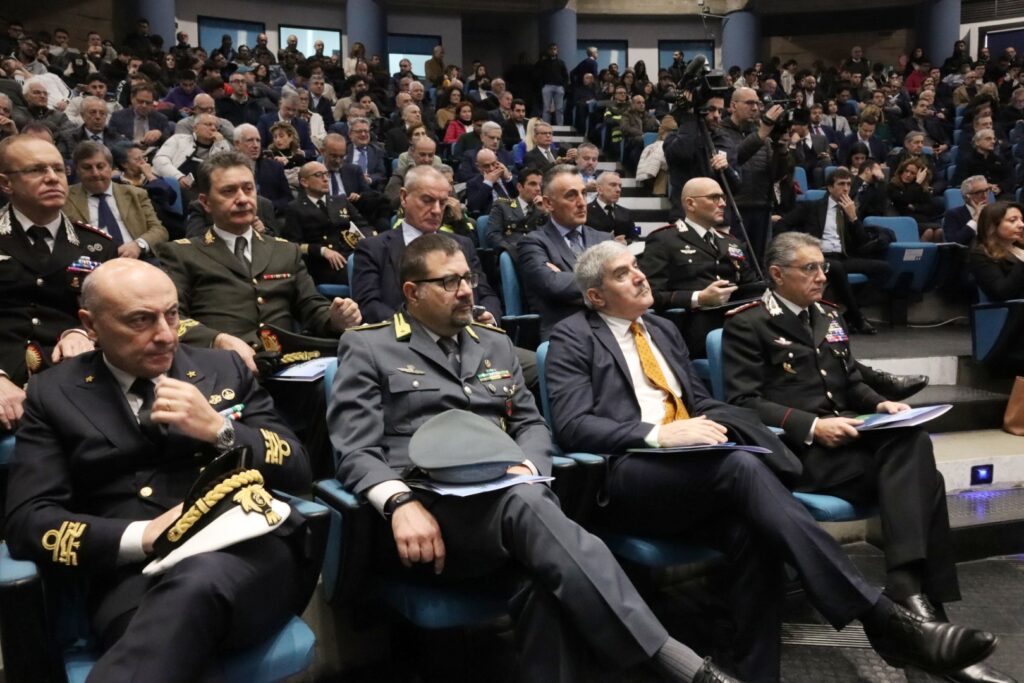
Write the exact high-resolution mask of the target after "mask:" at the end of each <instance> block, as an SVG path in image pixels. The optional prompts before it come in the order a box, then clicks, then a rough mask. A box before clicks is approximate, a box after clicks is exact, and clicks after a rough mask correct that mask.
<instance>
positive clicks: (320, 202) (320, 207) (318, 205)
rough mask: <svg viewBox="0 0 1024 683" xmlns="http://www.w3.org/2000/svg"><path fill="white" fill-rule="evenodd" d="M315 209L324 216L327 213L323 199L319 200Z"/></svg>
mask: <svg viewBox="0 0 1024 683" xmlns="http://www.w3.org/2000/svg"><path fill="white" fill-rule="evenodd" d="M316 208H318V209H320V210H321V211H323V212H324V213H325V214H326V213H327V204H326V203H325V202H324V200H323V199H320V200H319V201H317V203H316Z"/></svg>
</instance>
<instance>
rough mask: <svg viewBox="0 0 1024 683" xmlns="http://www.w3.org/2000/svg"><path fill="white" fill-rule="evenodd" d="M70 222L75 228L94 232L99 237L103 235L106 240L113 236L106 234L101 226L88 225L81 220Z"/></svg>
mask: <svg viewBox="0 0 1024 683" xmlns="http://www.w3.org/2000/svg"><path fill="white" fill-rule="evenodd" d="M71 224H72V225H74V226H75V227H76V228H81V229H82V230H88V231H89V232H92V233H95V234H97V235H99V236H101V237H105V238H107V239H108V240H112V239H114V238H113V237H111V236H110V235H108V234H107V231H106V230H104V229H103V228H97V227H96V226H95V225H89V224H88V223H84V222H82V221H71Z"/></svg>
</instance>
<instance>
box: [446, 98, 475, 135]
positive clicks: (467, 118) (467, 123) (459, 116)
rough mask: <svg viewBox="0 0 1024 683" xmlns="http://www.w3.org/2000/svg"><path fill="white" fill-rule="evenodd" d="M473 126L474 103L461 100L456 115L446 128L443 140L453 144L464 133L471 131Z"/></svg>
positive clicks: (456, 107) (456, 108)
mask: <svg viewBox="0 0 1024 683" xmlns="http://www.w3.org/2000/svg"><path fill="white" fill-rule="evenodd" d="M472 126H473V103H472V102H469V101H465V102H460V103H459V104H457V105H456V106H455V116H454V117H453V118H452V119H451V121H449V122H448V125H447V127H446V128H445V129H444V135H443V136H442V138H441V142H442V143H445V144H452V143H454V142H455V141H456V140H458V139H459V138H460V137H462V135H463V134H465V133H467V132H469V131H470V130H471V129H472Z"/></svg>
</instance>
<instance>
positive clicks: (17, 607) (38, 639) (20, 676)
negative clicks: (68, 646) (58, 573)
mask: <svg viewBox="0 0 1024 683" xmlns="http://www.w3.org/2000/svg"><path fill="white" fill-rule="evenodd" d="M48 615H49V612H48V610H47V609H46V599H45V595H44V593H43V581H42V577H41V576H40V574H39V570H38V567H37V566H36V564H35V562H32V561H29V560H16V559H14V558H12V557H11V554H10V549H9V548H8V547H7V544H6V543H0V649H2V651H3V660H4V675H5V680H6V681H8V683H30V682H38V681H53V682H54V683H63V681H64V680H65V674H64V663H63V659H62V658H61V654H60V648H59V647H57V645H56V639H55V638H54V635H53V631H52V628H51V625H50V622H49V619H48Z"/></svg>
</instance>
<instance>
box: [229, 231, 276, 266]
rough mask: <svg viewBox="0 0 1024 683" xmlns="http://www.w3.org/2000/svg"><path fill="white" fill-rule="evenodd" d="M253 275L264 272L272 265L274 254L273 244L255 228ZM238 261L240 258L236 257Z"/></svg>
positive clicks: (253, 238)
mask: <svg viewBox="0 0 1024 683" xmlns="http://www.w3.org/2000/svg"><path fill="white" fill-rule="evenodd" d="M251 251H252V268H251V270H252V276H253V277H256V276H258V275H260V274H262V273H263V271H265V270H266V269H267V266H269V265H270V257H271V256H273V254H274V249H273V245H272V244H271V243H270V242H269V241H267V239H266V238H264V237H263V236H262V235H260V234H259V233H257V232H256V231H255V230H254V231H253V233H252V246H251ZM235 260H236V261H237V260H238V259H235Z"/></svg>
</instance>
